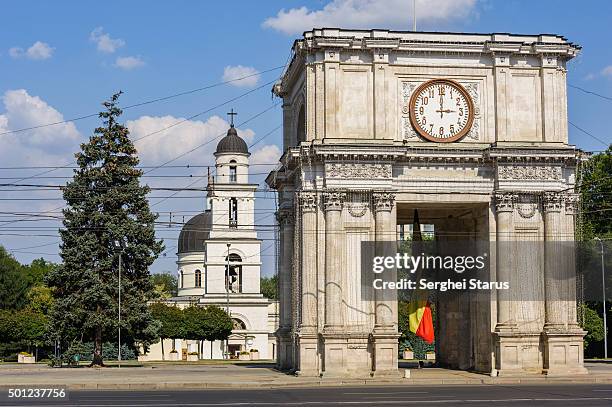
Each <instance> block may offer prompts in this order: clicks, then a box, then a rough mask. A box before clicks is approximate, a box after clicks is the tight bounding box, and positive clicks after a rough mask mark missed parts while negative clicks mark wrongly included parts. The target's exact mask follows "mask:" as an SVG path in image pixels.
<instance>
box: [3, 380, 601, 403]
mask: <svg viewBox="0 0 612 407" xmlns="http://www.w3.org/2000/svg"><path fill="white" fill-rule="evenodd" d="M1 396H2V397H1V398H0V400H1V401H0V406H9V405H10V406H25V405H45V406H48V407H49V406H75V405H80V406H88V407H98V406H100V407H102V406H119V407H145V406H192V407H208V406H210V407H224V406H228V407H229V406H253V407H257V406H262V407H264V406H265V407H269V406H304V407H307V406H403V405H406V406H413V405H414V406H428V405H433V406H437V405H441V406H455V405H461V406H462V407H464V406H489V405H493V406H534V405H537V406H559V405H562V406H563V407H569V406H610V405H612V386H611V385H546V384H543V385H478V386H468V385H461V386H402V387H397V386H383V387H381V386H361V387H358V388H351V387H341V388H338V387H333V388H332V387H318V388H297V389H282V390H280V389H279V390H198V391H131V392H130V391H72V392H70V393H69V399H68V400H63V401H57V400H56V401H45V402H43V401H40V402H36V401H32V400H23V401H21V400H20V401H15V400H10V401H7V399H6V390H2V395H1Z"/></svg>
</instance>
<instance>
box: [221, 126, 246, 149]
mask: <svg viewBox="0 0 612 407" xmlns="http://www.w3.org/2000/svg"><path fill="white" fill-rule="evenodd" d="M222 153H238V154H249V148H248V147H247V144H246V142H245V141H244V140H243V139H241V138H240V136H239V135H238V132H237V131H236V128H235V127H234V125H233V124H232V125H231V127H230V128H229V130H228V131H227V135H226V136H225V137H223V138H222V139H221V141H219V144H217V154H222Z"/></svg>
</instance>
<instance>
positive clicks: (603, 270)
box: [595, 237, 608, 359]
mask: <svg viewBox="0 0 612 407" xmlns="http://www.w3.org/2000/svg"><path fill="white" fill-rule="evenodd" d="M595 240H597V241H598V242H599V245H600V247H601V289H602V294H603V298H602V300H603V323H604V358H605V359H608V320H607V317H606V263H604V244H603V241H602V240H601V239H600V238H599V237H595Z"/></svg>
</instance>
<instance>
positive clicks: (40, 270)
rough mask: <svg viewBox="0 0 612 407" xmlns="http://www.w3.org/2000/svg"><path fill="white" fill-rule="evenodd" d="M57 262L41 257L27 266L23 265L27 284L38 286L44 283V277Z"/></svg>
mask: <svg viewBox="0 0 612 407" xmlns="http://www.w3.org/2000/svg"><path fill="white" fill-rule="evenodd" d="M56 267H57V264H55V263H51V262H49V261H47V260H45V259H43V258H40V259H35V260H33V261H32V263H30V265H29V266H25V267H24V268H25V274H26V276H27V281H28V285H30V286H40V285H44V284H45V277H46V275H47V274H49V272H51V270H53V269H55V268H56Z"/></svg>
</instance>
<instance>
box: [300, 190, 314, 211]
mask: <svg viewBox="0 0 612 407" xmlns="http://www.w3.org/2000/svg"><path fill="white" fill-rule="evenodd" d="M298 197H299V202H300V207H301V208H302V212H316V211H317V194H316V192H310V191H308V192H307V191H302V192H299V195H298Z"/></svg>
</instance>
